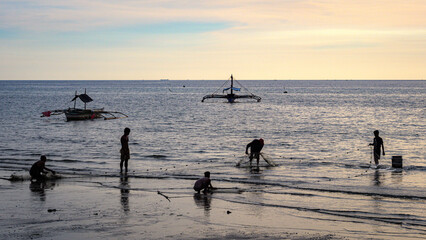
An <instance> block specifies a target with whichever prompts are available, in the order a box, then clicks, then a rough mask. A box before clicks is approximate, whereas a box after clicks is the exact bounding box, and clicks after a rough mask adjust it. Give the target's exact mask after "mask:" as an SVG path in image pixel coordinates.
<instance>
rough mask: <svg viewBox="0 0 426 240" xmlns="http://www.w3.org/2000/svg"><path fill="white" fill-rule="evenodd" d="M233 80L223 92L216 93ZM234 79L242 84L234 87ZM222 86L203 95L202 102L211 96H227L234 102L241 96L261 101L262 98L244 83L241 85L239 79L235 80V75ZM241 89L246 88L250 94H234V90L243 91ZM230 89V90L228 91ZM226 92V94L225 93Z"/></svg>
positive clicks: (230, 101)
mask: <svg viewBox="0 0 426 240" xmlns="http://www.w3.org/2000/svg"><path fill="white" fill-rule="evenodd" d="M229 81H230V82H231V86H230V87H228V88H224V89H223V90H222V93H223V94H216V92H218V91H219V90H220V89H221V88H222V87H223V86H225V85H226V84H227V83H228V82H229ZM234 81H235V82H236V83H237V84H238V85H239V86H240V87H239V88H237V87H234ZM222 87H220V88H219V89H218V90H216V91H215V92H214V93H212V94H208V95H205V96H204V97H203V99H202V100H201V102H204V100H206V99H209V98H226V99H227V100H228V102H229V103H234V102H235V99H239V98H250V99H255V100H256V101H257V102H260V100H261V99H262V98H261V97H259V96H256V95H254V94H253V93H251V92H250V91H249V90H248V89H247V88H245V87H244V86H243V85H241V83H239V82H238V81H237V80H234V76H232V74H231V77H230V78H228V80H227V81H226V82H225V83H224V84H223V85H222ZM241 89H244V90H245V91H246V92H248V93H249V94H245V95H237V94H234V91H237V92H239V91H241ZM228 91H229V92H228ZM225 92H226V94H225Z"/></svg>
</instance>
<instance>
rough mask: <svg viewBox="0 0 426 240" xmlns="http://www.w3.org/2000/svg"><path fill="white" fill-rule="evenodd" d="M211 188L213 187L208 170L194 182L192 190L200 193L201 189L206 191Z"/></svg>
mask: <svg viewBox="0 0 426 240" xmlns="http://www.w3.org/2000/svg"><path fill="white" fill-rule="evenodd" d="M211 189H214V188H213V186H212V183H211V180H210V172H205V173H204V177H203V178H200V179H198V180H197V181H196V182H195V184H194V190H195V191H197V193H200V191H201V190H204V191H203V193H207V192H208V191H209V190H211Z"/></svg>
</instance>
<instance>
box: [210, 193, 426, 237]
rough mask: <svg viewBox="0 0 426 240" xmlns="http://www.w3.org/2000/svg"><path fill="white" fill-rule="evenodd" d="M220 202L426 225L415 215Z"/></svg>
mask: <svg viewBox="0 0 426 240" xmlns="http://www.w3.org/2000/svg"><path fill="white" fill-rule="evenodd" d="M218 198H220V197H218ZM222 200H225V201H229V202H233V203H239V204H247V205H260V206H265V207H275V208H288V209H296V210H299V211H311V212H317V213H322V214H328V215H333V216H340V217H348V218H358V219H367V220H374V221H379V222H386V223H391V224H398V225H409V226H416V227H420V228H421V229H423V228H425V227H426V224H425V221H424V219H423V218H421V217H417V216H415V215H408V214H384V215H379V214H377V213H370V212H362V211H344V210H334V209H321V208H309V207H299V206H290V205H283V204H272V203H260V202H247V201H240V200H235V199H225V198H222ZM421 229H419V230H421Z"/></svg>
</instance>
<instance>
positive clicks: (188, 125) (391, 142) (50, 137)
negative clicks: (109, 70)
mask: <svg viewBox="0 0 426 240" xmlns="http://www.w3.org/2000/svg"><path fill="white" fill-rule="evenodd" d="M222 83H223V81H0V102H1V103H2V104H1V105H0V123H1V127H0V128H1V129H0V131H1V132H2V134H1V136H0V173H1V176H2V177H9V176H10V175H11V174H12V173H16V174H24V173H25V171H27V170H28V169H29V168H30V166H31V164H32V163H33V162H35V161H36V160H38V158H39V156H40V154H46V155H47V156H48V158H49V159H50V161H48V163H47V165H48V167H51V168H52V169H55V170H57V171H58V172H61V173H63V174H64V176H67V177H71V176H75V175H78V176H81V175H83V176H87V177H90V178H87V179H86V180H85V181H88V182H91V181H97V180H96V178H105V177H106V178H111V179H116V178H117V177H118V176H119V174H118V170H119V166H118V164H119V149H120V141H119V140H120V137H121V135H122V132H123V129H124V128H125V127H129V128H131V134H130V150H131V160H130V163H129V167H130V171H131V172H130V177H131V178H134V179H137V181H140V180H143V179H146V178H154V179H157V178H158V179H162V178H172V179H177V180H182V181H183V182H184V184H183V185H182V183H181V184H180V185H178V186H167V187H165V186H156V187H157V189H159V190H161V191H166V192H167V193H168V194H170V195H171V196H174V195H179V194H181V193H182V192H185V193H187V192H188V191H189V192H190V191H191V187H192V186H191V185H192V182H193V180H195V179H197V178H198V177H200V176H201V175H202V174H203V172H204V171H207V170H209V171H211V172H212V179H213V184H214V185H215V186H227V187H232V186H238V187H240V188H241V189H243V190H244V191H245V193H246V194H244V195H232V194H228V195H225V196H224V197H223V198H224V199H223V200H225V201H227V202H229V203H233V204H237V205H240V206H245V205H248V206H250V205H252V206H262V207H264V208H266V209H278V210H277V211H280V209H287V210H289V209H291V210H295V211H296V212H299V213H300V214H301V215H303V214H305V213H306V212H308V213H312V214H314V213H315V216H319V217H317V218H324V219H327V220H322V221H325V222H327V221H329V219H332V220H331V221H333V220H335V219H339V221H342V220H341V219H344V221H347V222H349V223H360V222H361V223H363V224H367V223H373V224H377V225H379V226H383V229H380V231H374V230H371V231H370V232H368V234H366V236H367V235H368V236H369V237H372V236H373V237H378V236H387V237H386V238H392V237H395V238H398V237H399V236H403V234H407V233H409V234H410V237H413V238H416V237H421V236H423V234H425V232H426V213H425V211H424V206H425V203H426V180H425V179H426V178H425V172H426V162H425V155H426V154H425V150H424V147H425V143H426V140H425V133H426V122H425V116H426V115H425V109H426V104H425V96H426V82H425V81H241V83H243V84H244V86H245V87H247V88H248V89H250V91H251V92H253V93H255V94H256V95H259V96H261V97H262V101H261V102H260V103H255V102H250V101H249V102H240V103H235V104H227V103H224V102H223V101H222V100H216V101H213V100H211V101H207V102H204V103H202V102H201V99H202V97H203V96H204V95H205V94H209V93H212V92H213V91H215V90H216V89H217V88H218V87H219V86H221V85H222ZM284 87H285V90H286V91H287V92H288V93H283V91H284ZM85 88H86V89H87V93H88V95H89V96H91V97H92V98H93V99H94V102H92V103H89V107H91V108H98V107H104V108H105V109H106V110H111V111H120V112H123V113H126V114H127V115H129V118H125V119H117V120H110V121H103V120H95V121H83V122H65V120H64V117H58V116H56V117H50V118H40V115H41V112H43V111H46V110H54V109H64V108H68V107H69V106H71V103H69V101H70V100H71V99H72V97H73V94H74V91H75V90H78V91H79V92H81V91H84V89H85ZM376 129H379V130H380V135H381V137H382V138H383V139H384V143H385V150H386V156H383V158H382V159H381V167H380V168H379V169H372V168H369V167H370V161H371V149H370V147H369V146H368V143H370V142H372V139H373V137H374V136H373V133H372V132H373V131H374V130H376ZM259 137H262V138H263V139H265V147H264V149H263V152H265V153H267V154H268V155H269V156H270V157H271V158H272V159H273V160H274V161H275V162H276V163H277V164H278V166H277V167H266V164H265V163H264V162H262V163H261V166H262V167H261V170H262V171H260V172H259V173H253V172H251V171H250V169H249V168H245V167H242V168H237V167H235V163H236V162H238V161H239V160H240V159H241V158H242V157H244V151H245V145H246V144H247V143H248V142H250V141H251V140H252V139H254V138H259ZM394 155H402V156H403V159H404V168H403V169H402V170H397V169H393V168H391V156H394ZM93 178H95V179H93ZM111 181H114V180H111ZM1 184H3V183H1ZM3 186H4V185H3ZM132 187H133V186H132ZM135 187H136V186H135ZM174 187H175V188H174ZM308 215H309V214H308ZM394 227H396V228H397V230H396V232H397V233H395V232H393V231H395V229H394ZM302 229H303V228H302ZM358 230H359V229H358ZM353 231H356V229H354V230H353ZM364 234H365V233H364Z"/></svg>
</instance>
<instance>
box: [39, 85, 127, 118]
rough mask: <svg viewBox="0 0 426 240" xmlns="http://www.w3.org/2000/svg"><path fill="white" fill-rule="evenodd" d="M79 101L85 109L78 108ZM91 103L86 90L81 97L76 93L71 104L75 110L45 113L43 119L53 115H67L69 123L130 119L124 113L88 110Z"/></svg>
mask: <svg viewBox="0 0 426 240" xmlns="http://www.w3.org/2000/svg"><path fill="white" fill-rule="evenodd" d="M77 99H80V100H81V101H82V102H83V103H84V109H80V108H76V100H77ZM91 101H93V99H92V98H91V97H89V96H88V95H87V94H86V90H84V93H83V94H80V95H77V91H76V92H75V96H74V98H73V99H72V100H71V102H74V107H73V108H68V109H59V110H51V111H45V112H43V113H42V115H41V117H50V116H52V115H60V114H65V117H66V119H67V121H76V120H89V119H95V118H103V119H104V120H111V119H118V118H126V117H128V116H127V115H126V114H124V113H121V112H111V111H105V110H104V109H103V108H98V109H87V108H86V104H87V103H89V102H91Z"/></svg>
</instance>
